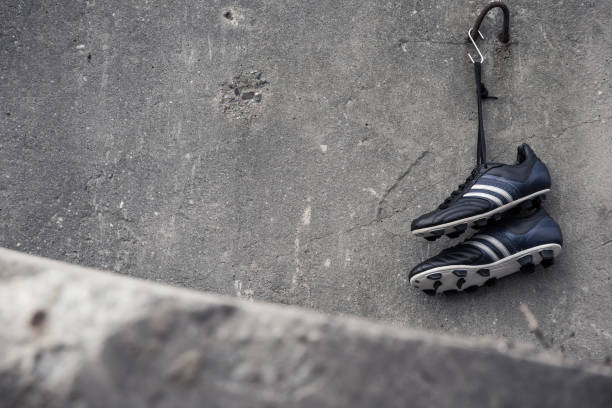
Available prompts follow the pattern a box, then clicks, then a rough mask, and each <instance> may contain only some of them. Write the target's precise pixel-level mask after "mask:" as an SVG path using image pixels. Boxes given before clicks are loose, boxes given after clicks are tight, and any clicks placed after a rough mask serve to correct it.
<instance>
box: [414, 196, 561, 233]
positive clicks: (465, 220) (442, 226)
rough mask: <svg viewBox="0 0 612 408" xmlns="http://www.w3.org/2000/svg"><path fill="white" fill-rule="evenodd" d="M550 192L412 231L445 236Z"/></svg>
mask: <svg viewBox="0 0 612 408" xmlns="http://www.w3.org/2000/svg"><path fill="white" fill-rule="evenodd" d="M548 192H550V189H549V188H547V189H544V190H540V191H537V192H535V193H533V194H529V195H528V196H525V197H521V198H519V199H516V200H514V201H510V202H509V203H507V204H504V205H502V206H499V207H497V208H495V209H493V210H491V211H488V212H486V213H483V214H478V215H474V216H472V217H467V218H462V219H460V220H457V221H452V222H447V223H446V224H440V225H435V226H433V227H427V228H421V229H418V230H414V231H412V234H413V235H416V236H418V237H431V236H434V234H432V233H431V232H432V231H439V230H444V232H443V233H441V234H440V233H439V234H438V236H441V235H444V234H451V233H453V232H456V231H455V230H453V228H454V227H456V226H457V225H461V224H467V226H468V227H471V226H472V225H474V223H475V222H476V221H479V220H482V219H487V220H488V219H489V218H491V217H493V216H494V215H495V214H501V213H503V212H506V211H508V210H510V209H511V208H513V207H516V206H517V205H519V204H521V203H523V202H525V201H529V200H532V199H534V198H536V197H538V196H541V195H542V194H546V193H548Z"/></svg>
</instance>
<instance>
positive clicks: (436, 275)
mask: <svg viewBox="0 0 612 408" xmlns="http://www.w3.org/2000/svg"><path fill="white" fill-rule="evenodd" d="M441 277H442V274H441V273H430V274H429V275H427V279H431V280H438V279H440V278H441Z"/></svg>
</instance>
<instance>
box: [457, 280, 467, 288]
mask: <svg viewBox="0 0 612 408" xmlns="http://www.w3.org/2000/svg"><path fill="white" fill-rule="evenodd" d="M464 283H465V279H463V278H460V279H459V280H458V281H457V288H459V289H461V288H462V287H463V284H464Z"/></svg>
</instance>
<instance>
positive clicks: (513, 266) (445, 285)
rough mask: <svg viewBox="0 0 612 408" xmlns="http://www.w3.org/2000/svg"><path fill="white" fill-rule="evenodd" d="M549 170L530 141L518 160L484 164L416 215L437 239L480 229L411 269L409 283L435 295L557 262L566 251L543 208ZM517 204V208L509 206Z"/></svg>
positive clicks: (417, 229) (415, 228) (415, 227)
mask: <svg viewBox="0 0 612 408" xmlns="http://www.w3.org/2000/svg"><path fill="white" fill-rule="evenodd" d="M550 186H551V182H550V174H549V173H548V169H547V168H546V166H545V165H544V163H543V162H542V161H541V160H540V159H539V158H538V157H537V156H536V154H535V153H534V152H533V150H532V149H531V148H530V147H529V146H528V145H527V144H523V145H521V146H519V148H518V154H517V160H516V163H514V164H512V165H508V164H500V163H481V164H478V165H477V166H476V168H475V169H474V170H473V171H472V174H471V175H470V176H469V177H468V178H467V179H466V181H465V183H463V184H461V185H459V188H458V189H457V190H455V191H454V192H453V193H452V194H451V195H450V197H448V198H447V199H446V200H445V201H444V202H443V203H442V204H441V205H440V206H439V207H438V208H437V209H436V210H434V211H432V212H430V213H427V214H424V215H422V216H420V217H419V218H417V219H415V220H414V221H413V222H412V228H411V229H412V233H413V234H414V235H417V236H421V237H424V238H425V239H427V240H430V241H433V240H436V239H438V238H439V237H441V236H442V235H447V236H449V237H451V238H455V237H457V236H459V235H461V234H462V233H464V232H465V231H466V230H467V229H468V228H469V227H471V228H474V229H477V230H479V231H478V232H477V233H476V234H475V235H473V236H472V237H471V238H469V239H468V240H466V241H464V242H462V243H461V244H459V245H456V246H453V247H451V248H447V249H445V250H443V251H442V252H440V253H439V254H438V255H436V256H434V257H432V258H430V259H428V260H426V261H425V262H422V263H420V264H419V265H417V266H416V267H414V268H413V269H412V271H410V274H409V279H410V284H411V285H412V286H414V287H416V288H419V289H421V290H423V291H424V292H425V293H427V294H428V295H435V294H437V293H445V294H452V293H456V292H458V291H467V292H470V291H473V290H475V289H477V288H478V287H479V286H482V285H484V284H486V285H491V284H493V283H495V281H496V280H497V279H499V278H502V277H504V276H507V275H510V274H512V273H514V272H517V271H519V270H523V271H527V272H531V271H533V268H534V266H535V265H537V264H541V265H542V266H544V267H548V266H550V265H552V263H553V260H554V258H555V257H556V256H557V255H559V253H560V252H561V246H562V244H563V237H562V234H561V229H560V228H559V225H558V224H557V223H556V222H555V221H554V220H553V219H552V218H551V217H550V216H549V215H548V214H547V213H546V211H545V210H544V209H543V208H541V206H540V203H541V199H542V198H543V197H544V194H546V193H548V192H549V191H550ZM509 210H511V211H509Z"/></svg>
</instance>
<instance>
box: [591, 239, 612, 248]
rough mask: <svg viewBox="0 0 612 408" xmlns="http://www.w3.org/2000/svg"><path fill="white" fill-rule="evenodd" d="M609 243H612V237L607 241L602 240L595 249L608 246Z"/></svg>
mask: <svg viewBox="0 0 612 408" xmlns="http://www.w3.org/2000/svg"><path fill="white" fill-rule="evenodd" d="M609 244H612V239H609V240H607V241H604V242H602V243H601V245H598V246H596V247H595V248H594V249H599V248H603V247H605V246H607V245H609Z"/></svg>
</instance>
